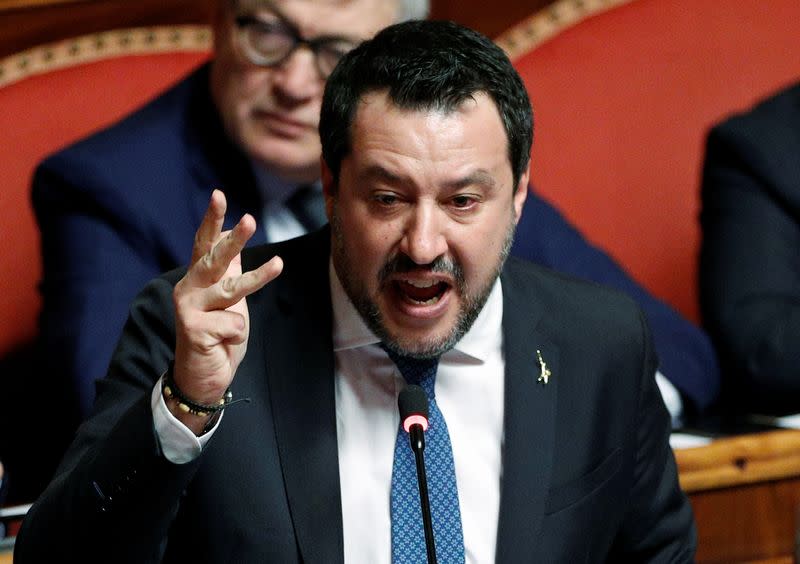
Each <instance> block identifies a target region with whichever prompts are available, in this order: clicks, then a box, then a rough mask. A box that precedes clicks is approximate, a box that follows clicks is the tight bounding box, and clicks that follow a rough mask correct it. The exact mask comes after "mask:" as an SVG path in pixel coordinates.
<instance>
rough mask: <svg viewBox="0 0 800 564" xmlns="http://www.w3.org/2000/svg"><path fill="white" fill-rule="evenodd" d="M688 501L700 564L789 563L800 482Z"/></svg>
mask: <svg viewBox="0 0 800 564" xmlns="http://www.w3.org/2000/svg"><path fill="white" fill-rule="evenodd" d="M690 498H691V501H692V507H693V509H694V514H695V519H696V520H697V531H698V550H697V562H698V564H703V563H707V564H717V563H719V564H728V563H731V562H745V561H755V560H759V559H768V558H773V559H774V558H783V559H786V561H787V562H791V561H792V555H793V554H794V550H795V531H796V529H797V511H798V508H800V478H794V479H787V480H781V481H776V482H764V483H761V484H751V485H746V486H740V487H736V488H729V489H728V488H726V489H717V490H711V491H707V492H695V493H693V494H691V496H690Z"/></svg>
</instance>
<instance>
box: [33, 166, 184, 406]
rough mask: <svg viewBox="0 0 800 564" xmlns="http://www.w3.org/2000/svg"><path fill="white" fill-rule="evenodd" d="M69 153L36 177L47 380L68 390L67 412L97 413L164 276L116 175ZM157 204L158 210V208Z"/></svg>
mask: <svg viewBox="0 0 800 564" xmlns="http://www.w3.org/2000/svg"><path fill="white" fill-rule="evenodd" d="M71 155H72V153H61V154H59V155H57V156H55V157H53V158H51V159H49V160H48V161H46V162H45V163H44V164H43V165H41V166H40V167H39V168H38V169H37V171H36V174H35V176H34V181H33V203H34V209H35V212H36V218H37V221H38V224H39V228H40V231H41V236H42V240H41V245H42V257H43V267H44V273H43V280H42V284H41V292H42V297H43V308H42V313H41V317H40V345H41V350H42V351H44V352H45V353H46V354H45V355H43V357H42V361H43V362H44V363H45V365H46V366H44V370H42V372H43V373H44V374H48V375H50V376H51V377H52V378H56V377H57V378H58V379H59V380H60V382H54V384H57V385H56V386H54V389H55V388H59V387H60V388H62V389H63V388H66V393H67V396H66V397H63V398H60V402H59V403H60V404H61V405H63V406H75V405H77V406H78V413H77V414H75V416H77V417H78V418H79V419H83V418H85V417H86V416H87V415H88V414H89V411H90V409H91V406H92V402H93V400H94V395H95V381H96V380H97V379H99V378H100V377H102V376H103V375H105V373H106V371H107V369H108V364H109V360H110V358H111V354H112V352H113V350H114V345H115V344H116V342H117V340H118V339H119V336H120V333H121V331H122V327H123V324H124V323H125V319H126V316H127V313H128V307H129V306H130V303H131V300H132V299H133V298H134V296H135V295H136V294H137V292H139V290H141V288H142V287H143V286H144V285H145V284H146V283H147V281H148V280H150V279H152V278H154V277H155V276H157V275H159V274H160V273H161V272H163V271H164V270H168V269H169V268H173V267H174V265H172V264H170V265H169V266H168V267H167V268H165V264H162V263H163V261H160V260H159V257H158V256H156V251H155V250H154V249H157V248H158V245H156V244H155V243H154V242H153V241H150V240H148V236H149V235H148V230H147V229H146V228H145V227H144V225H143V221H144V220H143V219H142V217H141V216H142V214H141V213H137V211H136V210H135V209H131V208H130V206H129V205H128V204H127V203H126V202H128V201H130V200H129V199H128V198H126V197H123V195H122V194H119V192H120V191H124V190H126V182H123V181H120V183H121V185H119V186H118V185H117V184H116V183H115V180H114V178H113V176H114V175H113V173H112V172H110V171H107V170H99V169H98V166H97V164H96V163H94V162H92V161H91V160H90V159H86V158H73V157H72V156H71ZM153 205H158V204H157V203H154V204H153Z"/></svg>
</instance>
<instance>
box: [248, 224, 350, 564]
mask: <svg viewBox="0 0 800 564" xmlns="http://www.w3.org/2000/svg"><path fill="white" fill-rule="evenodd" d="M329 238H330V232H329V231H328V230H327V229H326V230H323V231H321V232H317V233H315V234H314V235H312V236H311V237H305V238H303V239H302V241H301V242H298V241H295V242H294V243H293V244H292V245H291V248H292V249H293V250H292V251H285V249H286V246H281V245H279V246H270V247H268V248H269V249H270V250H271V251H272V252H274V253H275V254H279V255H281V257H282V258H283V259H284V270H283V273H282V274H281V276H280V277H278V279H277V280H275V281H274V282H273V283H272V284H270V285H268V286H267V287H266V288H265V290H268V291H274V292H276V293H277V296H276V298H277V299H274V300H273V299H267V300H264V302H265V303H267V304H275V306H274V307H272V306H267V311H265V312H264V313H261V312H259V315H266V316H268V317H267V319H268V321H267V322H266V328H265V330H264V331H263V340H264V341H265V342H264V343H263V345H264V352H265V358H264V362H265V370H266V373H267V384H268V386H269V396H270V403H271V406H272V411H273V414H274V418H275V432H276V441H277V444H278V454H279V457H280V463H281V469H282V472H283V482H284V484H285V487H286V496H287V499H288V502H289V510H290V513H291V519H292V523H293V525H294V529H295V533H296V536H297V543H298V548H299V551H300V555H301V559H302V561H303V562H306V563H309V564H313V563H320V564H321V563H325V564H328V563H337V562H342V560H343V554H344V548H343V533H342V509H341V507H342V506H341V495H340V486H339V463H338V448H337V441H336V411H335V392H334V357H333V343H332V336H331V323H332V322H331V316H332V314H331V303H330V290H329V283H328V246H329V242H328V240H329ZM300 245H302V248H298V246H300ZM265 258H266V257H260V258H259V259H258V261H257V262H259V261H260V262H263V259H265ZM260 262H259V264H260ZM253 346H255V344H254V345H253Z"/></svg>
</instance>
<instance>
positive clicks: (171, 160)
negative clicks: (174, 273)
mask: <svg viewBox="0 0 800 564" xmlns="http://www.w3.org/2000/svg"><path fill="white" fill-rule="evenodd" d="M213 188H222V189H223V190H225V192H226V195H227V197H228V203H229V207H228V213H227V215H226V217H227V221H228V222H233V221H235V220H237V219H238V218H239V217H240V216H241V214H242V213H244V212H249V213H252V214H253V215H254V216H255V217H256V218H260V216H261V214H260V210H261V207H262V204H261V201H260V197H259V194H258V190H257V188H256V184H255V179H254V177H253V175H252V171H251V168H250V164H249V163H248V161H247V159H246V157H245V156H244V155H243V154H242V153H241V152H240V151H239V150H238V149H237V148H236V147H235V146H234V145H233V144H232V143H231V142H230V140H229V139H228V138H227V136H226V135H225V133H224V131H223V128H222V125H221V123H220V121H219V117H218V115H217V112H216V110H215V108H214V106H213V104H212V101H211V99H210V95H209V89H208V69H207V67H203V68H201V69H200V70H198V71H197V72H195V73H194V74H192V75H191V76H189V77H188V78H187V79H186V80H184V81H183V82H181V83H179V84H178V85H177V86H176V87H174V88H173V89H171V90H169V91H168V92H166V93H165V94H163V95H162V96H160V97H159V98H157V99H156V100H154V101H153V102H151V103H150V104H148V105H147V106H145V107H144V108H143V109H141V110H140V111H137V112H136V113H134V114H132V115H131V116H129V117H128V118H126V119H125V120H123V121H122V122H120V123H118V124H116V125H114V126H112V127H111V128H109V129H106V130H105V131H102V132H100V133H98V134H95V135H93V136H91V137H89V138H88V139H85V140H83V141H81V142H78V143H77V144H75V145H72V146H71V147H69V148H67V149H64V150H63V151H61V152H59V153H57V154H55V155H54V156H52V157H50V158H48V159H47V160H45V161H44V163H43V164H42V165H41V166H40V167H39V168H38V170H37V172H36V175H35V178H34V186H33V201H34V206H35V210H36V216H37V219H38V222H39V226H40V228H41V232H42V250H43V256H44V280H43V282H42V286H41V290H42V294H43V298H44V309H43V312H42V316H41V338H42V342H43V344H44V346H45V350H46V352H47V354H46V361H47V362H48V363H50V367H49V369H48V370H47V371H46V372H45V373H46V374H49V375H50V377H57V378H68V379H69V380H70V386H69V387H70V388H71V390H72V391H73V393H74V394H75V396H76V397H75V399H74V400H73V401H72V403H79V405H80V411H81V415H82V416H85V415H86V414H87V413H88V412H89V410H90V408H91V405H92V401H93V398H94V385H95V380H97V379H98V378H100V377H101V376H103V375H104V374H105V372H106V370H107V367H108V363H109V359H110V357H111V353H112V351H113V349H114V345H115V343H116V342H117V339H118V338H119V335H120V332H121V329H122V326H123V323H124V322H125V319H126V317H127V315H128V307H129V304H130V302H131V300H132V299H133V297H134V296H135V295H136V293H137V292H138V291H139V290H140V289H141V288H142V287H143V286H144V285H145V283H146V282H147V281H148V280H150V279H152V278H154V277H155V276H157V275H158V274H159V273H161V272H164V271H166V270H169V269H172V268H174V267H176V266H178V265H181V264H185V263H186V262H187V261H188V259H189V257H190V253H191V248H192V239H193V236H194V231H195V229H196V228H197V226H198V225H199V223H200V220H201V218H202V215H203V212H204V211H205V208H206V206H207V204H208V200H209V197H210V193H211V190H212V189H213ZM531 220H532V221H531ZM261 242H264V236H263V231H262V230H259V231H258V232H257V234H256V236H255V237H254V240H253V241H252V243H254V244H255V243H261ZM512 252H513V254H515V255H517V256H520V257H524V258H527V259H530V260H533V261H536V262H539V263H541V264H543V265H546V266H549V267H551V268H554V269H556V270H563V271H565V272H569V273H572V274H576V275H578V276H580V277H583V278H586V279H590V280H596V281H598V282H602V283H606V284H610V285H612V286H616V287H618V288H620V289H622V290H624V291H626V292H628V293H629V294H631V295H632V296H633V297H634V298H635V299H636V300H637V301H638V302H639V303H640V305H641V306H642V307H643V308H644V310H645V312H646V315H647V318H648V321H649V322H650V324H651V326H652V329H653V333H654V335H655V341H656V350H657V352H658V355H659V357H660V359H661V367H662V372H663V373H664V374H665V375H666V376H667V378H669V379H671V380H672V381H673V382H674V383H675V385H676V386H677V387H678V388H679V389H680V390H681V391H682V392H683V393H684V394H685V397H686V398H687V399H688V400H689V401H690V403H691V404H692V405H694V406H695V407H697V408H704V407H706V406H707V405H708V404H709V403H710V402H711V401H712V400H713V399H714V397H715V395H716V393H717V368H716V364H715V359H714V355H713V353H712V350H711V348H710V346H709V343H708V340H707V339H706V337H705V336H704V335H703V334H702V333H701V332H700V331H699V330H698V329H697V328H695V327H693V326H692V325H691V324H690V323H688V322H687V321H685V320H683V319H681V318H680V317H679V316H678V315H677V314H676V313H675V312H674V311H672V310H671V309H669V308H668V307H667V306H665V305H664V304H662V303H660V302H658V301H657V300H655V299H653V298H652V297H650V296H648V295H647V293H646V292H645V291H644V290H642V289H641V288H640V287H639V286H637V285H636V284H635V283H634V282H633V281H632V280H631V279H630V278H629V277H628V276H627V275H626V274H625V273H624V272H623V271H622V270H621V269H620V268H619V267H617V266H616V265H615V264H614V263H613V262H612V261H611V260H610V259H609V258H608V257H607V256H606V255H604V254H603V253H601V252H600V251H598V250H597V249H594V248H592V247H591V246H590V245H588V244H587V243H586V242H585V241H584V240H583V239H582V238H581V237H580V235H579V234H578V233H577V231H575V229H574V228H572V227H571V226H570V225H569V224H568V223H567V222H565V221H564V220H563V218H562V217H561V216H560V215H559V214H558V212H557V211H556V210H555V209H553V208H552V207H551V206H549V205H548V204H547V203H545V202H544V201H543V200H541V199H539V198H537V197H536V195H535V194H533V193H532V194H531V195H530V197H529V198H528V202H527V204H526V208H525V213H524V214H523V219H522V222H521V223H520V226H519V228H518V235H517V240H516V244H515V245H514V249H513V251H512ZM67 402H68V403H69V402H70V400H69V399H67Z"/></svg>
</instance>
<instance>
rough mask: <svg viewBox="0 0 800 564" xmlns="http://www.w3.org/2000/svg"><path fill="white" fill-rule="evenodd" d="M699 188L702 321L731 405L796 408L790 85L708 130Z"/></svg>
mask: <svg viewBox="0 0 800 564" xmlns="http://www.w3.org/2000/svg"><path fill="white" fill-rule="evenodd" d="M702 194H703V198H702V203H703V208H702V215H701V223H702V227H703V245H702V253H701V261H700V290H701V294H700V297H701V303H702V311H703V318H704V322H705V324H706V325H707V326H708V329H709V332H710V333H711V334H712V335H713V337H714V339H715V341H716V344H717V345H718V348H719V351H720V355H721V358H722V360H724V362H725V373H726V375H730V381H729V382H730V383H731V384H732V385H733V387H734V388H735V389H734V390H732V392H733V394H734V395H736V396H738V398H737V400H741V401H737V403H740V407H744V408H748V409H763V408H768V409H776V410H793V411H795V412H796V411H797V410H798V406H800V403H799V402H800V346H798V344H799V343H800V83H798V84H795V85H793V86H791V87H789V88H787V89H785V90H783V91H782V92H780V93H778V94H777V95H775V96H773V97H772V98H770V99H769V100H766V101H764V102H762V103H761V104H759V105H758V106H757V107H755V108H754V109H752V110H751V111H750V112H748V113H745V114H741V115H737V116H734V117H732V118H730V119H728V120H726V121H725V122H724V123H722V124H720V125H718V126H717V127H715V128H714V129H713V130H712V131H711V133H710V134H709V137H708V145H707V149H706V161H705V169H704V174H703V193H702ZM745 398H746V399H745Z"/></svg>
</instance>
